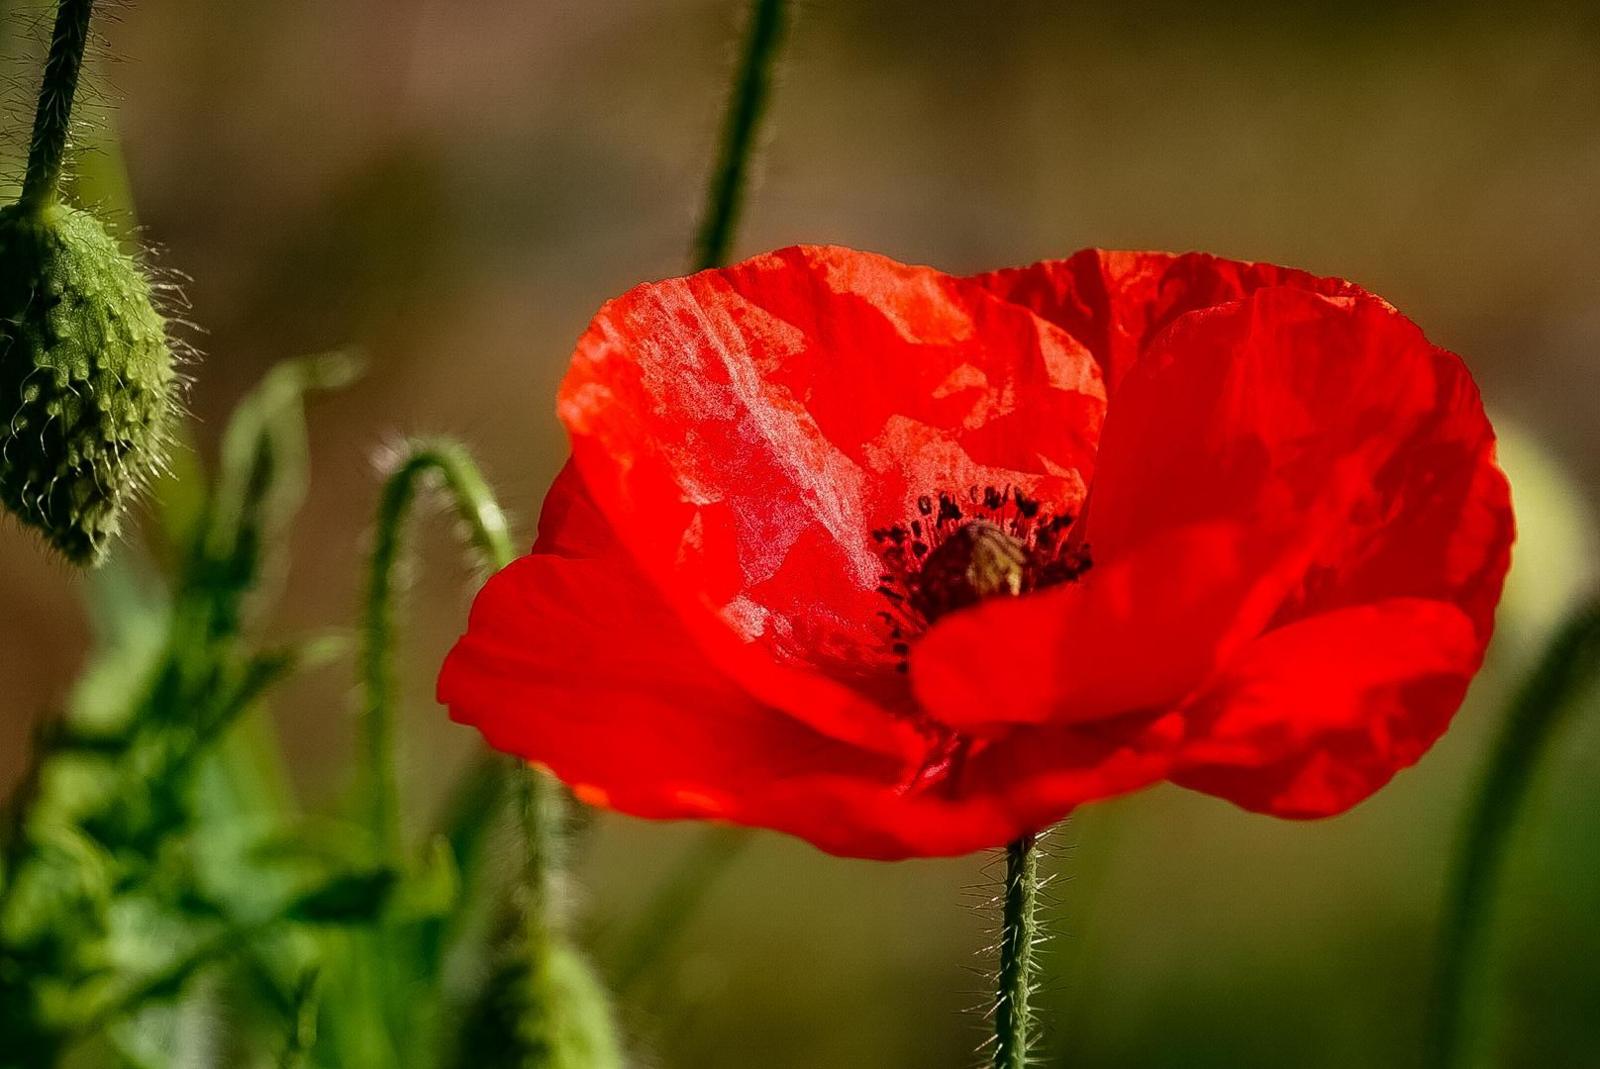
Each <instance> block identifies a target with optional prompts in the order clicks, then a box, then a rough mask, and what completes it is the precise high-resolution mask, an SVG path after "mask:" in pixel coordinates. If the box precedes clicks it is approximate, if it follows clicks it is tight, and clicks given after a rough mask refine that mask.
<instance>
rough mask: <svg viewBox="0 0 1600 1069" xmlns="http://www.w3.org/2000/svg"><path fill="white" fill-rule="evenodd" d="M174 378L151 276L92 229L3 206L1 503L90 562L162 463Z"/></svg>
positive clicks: (77, 218) (95, 224)
mask: <svg viewBox="0 0 1600 1069" xmlns="http://www.w3.org/2000/svg"><path fill="white" fill-rule="evenodd" d="M176 381H177V374H176V372H175V371H174V368H173V357H172V350H171V348H170V347H169V345H168V343H167V330H166V321H165V320H164V319H163V318H162V316H161V313H159V312H158V311H156V308H155V304H154V302H153V300H152V293H151V285H150V280H149V279H148V278H146V277H145V275H144V273H143V272H142V271H141V270H140V269H139V266H138V265H137V264H136V263H135V262H134V261H133V260H132V259H131V258H130V257H129V256H127V255H126V254H124V253H123V252H122V250H121V249H120V248H118V247H117V243H116V241H115V240H114V239H113V238H112V237H111V235H110V234H108V233H107V232H106V229H105V227H103V226H102V225H101V224H100V222H99V220H97V219H95V217H94V216H92V215H90V214H89V213H88V212H84V211H80V210H78V209H75V208H70V207H67V206H66V205H64V204H61V203H59V202H54V201H52V202H49V203H45V204H13V205H10V206H9V207H6V208H0V502H4V503H5V506H6V507H7V508H9V509H10V510H11V511H12V512H13V513H15V514H16V515H17V516H19V517H20V518H21V519H22V520H23V521H24V522H26V523H28V524H31V525H33V526H34V527H37V528H38V529H39V530H41V531H43V532H44V534H45V537H46V538H48V539H49V540H50V543H51V545H53V546H55V547H56V548H57V549H58V550H60V551H61V552H62V553H63V554H64V555H65V556H66V557H67V558H68V559H69V560H71V561H73V562H75V563H78V564H90V563H94V562H96V561H97V560H98V559H99V558H100V556H101V555H102V554H103V553H104V552H105V547H106V544H107V542H108V541H109V540H110V539H111V538H112V537H113V536H114V535H115V534H116V533H117V525H118V521H119V518H120V514H121V511H122V507H123V505H124V504H125V503H126V501H127V500H128V498H129V497H131V496H132V495H133V494H134V493H136V492H137V491H138V489H139V488H140V487H141V486H142V485H143V484H144V483H145V482H147V481H148V478H149V476H150V475H151V473H152V472H153V471H155V470H156V469H157V468H159V467H160V465H161V463H162V458H163V454H164V451H165V448H166V445H167V424H168V420H169V418H170V415H171V412H172V409H173V408H174V406H175V395H176Z"/></svg>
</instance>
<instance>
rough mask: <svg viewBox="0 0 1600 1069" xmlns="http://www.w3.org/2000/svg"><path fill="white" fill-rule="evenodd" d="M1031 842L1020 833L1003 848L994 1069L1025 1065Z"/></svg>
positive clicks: (1035, 892) (1032, 937)
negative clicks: (1003, 892) (1003, 881)
mask: <svg viewBox="0 0 1600 1069" xmlns="http://www.w3.org/2000/svg"><path fill="white" fill-rule="evenodd" d="M1033 844H1034V837H1033V836H1032V835H1024V836H1023V837H1022V838H1020V839H1018V840H1017V841H1016V842H1014V843H1012V844H1011V845H1010V846H1008V847H1006V886H1005V895H1004V900H1005V913H1004V919H1003V921H1002V924H1001V929H1000V976H999V983H998V987H997V991H996V999H995V1011H994V1035H995V1047H994V1067H995V1069H1022V1067H1023V1066H1025V1065H1027V1064H1028V1045H1029V1041H1030V1039H1031V1037H1030V1035H1029V1032H1030V1028H1029V1026H1030V1024H1031V1023H1032V1022H1031V1020H1030V1017H1029V1010H1028V998H1029V995H1030V994H1031V993H1032V987H1033V948H1034V944H1035V943H1036V942H1037V941H1038V936H1039V922H1038V918H1037V915H1036V908H1037V905H1038V898H1039V861H1038V854H1037V853H1036V852H1035V851H1034V848H1033Z"/></svg>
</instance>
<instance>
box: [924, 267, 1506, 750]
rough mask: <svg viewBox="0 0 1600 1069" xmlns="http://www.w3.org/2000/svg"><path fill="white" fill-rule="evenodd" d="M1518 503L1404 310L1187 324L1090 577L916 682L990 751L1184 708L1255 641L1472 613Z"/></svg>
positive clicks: (941, 628)
mask: <svg viewBox="0 0 1600 1069" xmlns="http://www.w3.org/2000/svg"><path fill="white" fill-rule="evenodd" d="M1430 469H1431V470H1432V471H1433V475H1432V476H1429V475H1428V471H1429V470H1430ZM1503 488H1504V482H1503V478H1502V477H1501V476H1500V475H1499V472H1498V470H1497V469H1495V468H1494V467H1493V463H1492V437H1491V435H1490V432H1489V429H1488V423H1487V421H1486V420H1485V419H1484V417H1483V413H1482V409H1481V406H1480V405H1479V404H1478V401H1477V393H1476V389H1475V388H1474V387H1473V386H1472V383H1471V379H1470V378H1469V377H1468V376H1467V374H1466V371H1465V369H1464V368H1463V367H1462V366H1461V364H1460V362H1459V360H1457V359H1456V358H1455V357H1453V356H1451V355H1450V354H1448V353H1444V352H1443V351H1442V350H1439V349H1436V348H1435V347H1433V346H1431V345H1429V344H1428V343H1427V342H1426V340H1425V339H1424V338H1423V337H1422V335H1421V332H1420V331H1418V330H1417V329H1416V327H1415V326H1414V325H1412V324H1411V323H1410V322H1409V321H1407V320H1405V319H1404V317H1402V316H1400V315H1399V314H1398V313H1396V312H1394V310H1393V309H1392V308H1390V307H1389V306H1388V305H1386V304H1383V303H1382V302H1379V301H1376V300H1371V299H1366V298H1348V297H1341V298H1328V297H1323V296H1320V295H1317V294H1315V293H1311V292H1307V291H1303V290H1295V289H1287V288H1284V289H1265V290H1260V291H1258V292H1257V293H1256V294H1254V295H1252V296H1251V297H1248V298H1246V299H1245V300H1243V301H1240V302H1236V303H1234V304H1232V305H1224V306H1221V307H1219V308H1213V309H1207V310H1204V311H1201V312H1195V313H1191V314H1190V315H1188V316H1185V317H1183V318H1181V319H1179V320H1178V321H1177V322H1175V323H1174V324H1173V325H1172V326H1171V327H1170V328H1169V329H1168V330H1167V331H1165V332H1163V334H1162V335H1160V336H1159V337H1158V338H1157V339H1156V340H1155V341H1154V342H1153V344H1152V345H1151V348H1150V349H1149V351H1148V352H1147V353H1146V354H1145V356H1144V357H1143V358H1141V360H1140V362H1139V363H1138V365H1137V366H1136V367H1135V368H1134V369H1133V371H1132V372H1130V374H1129V375H1128V377H1127V379H1126V380H1125V381H1124V383H1123V386H1122V387H1121V389H1120V390H1119V392H1118V394H1117V396H1116V399H1115V401H1114V402H1113V404H1112V408H1111V411H1110V415H1109V417H1108V419H1107V423H1106V427H1105V432H1104V435H1103V438H1102V447H1101V455H1100V458H1099V461H1098V466H1097V470H1096V477H1095V483H1094V486H1093V488H1092V490H1091V496H1090V502H1089V506H1088V512H1087V515H1086V517H1085V518H1084V520H1083V521H1082V523H1083V525H1084V527H1085V529H1086V534H1085V538H1086V540H1087V544H1088V546H1089V547H1090V550H1091V553H1092V556H1093V559H1094V561H1095V563H1094V566H1093V567H1092V568H1091V569H1090V571H1089V572H1088V573H1087V574H1086V575H1085V576H1084V577H1083V578H1081V579H1080V580H1079V581H1078V582H1077V583H1076V584H1073V585H1071V586H1067V587H1063V588H1059V589H1055V590H1048V591H1045V592H1042V593H1040V594H1036V595H1033V596H1029V597H1024V598H1020V599H1015V600H1009V599H1001V600H994V601H990V602H987V603H985V604H983V605H980V606H977V607H975V608H974V609H971V610H968V611H967V612H964V613H958V614H955V615H953V616H951V617H949V618H948V619H946V620H943V621H940V622H939V623H938V624H937V625H936V626H935V627H934V628H933V630H932V631H931V632H930V633H929V634H928V635H927V636H926V637H925V639H924V640H923V643H922V644H921V647H920V648H919V649H918V650H917V651H915V652H914V654H913V658H912V669H913V684H914V687H915V688H916V692H917V694H918V696H919V699H920V700H921V701H923V702H924V704H925V705H927V707H928V708H929V709H930V711H932V712H933V714H934V715H935V716H936V717H937V718H938V719H940V720H941V721H944V722H947V723H952V724H955V725H959V726H962V727H965V728H968V729H971V730H977V731H983V732H986V733H990V734H992V733H994V732H995V731H996V730H999V729H1000V728H1001V727H1002V726H1003V725H1005V724H1008V723H1046V722H1048V723H1058V724H1060V723H1075V722H1082V721H1085V720H1091V719H1094V718H1097V717H1105V716H1115V715H1119V714H1122V713H1127V712H1130V711H1138V710H1155V709H1160V708H1163V707H1170V706H1171V705H1172V704H1175V703H1177V702H1179V701H1181V699H1182V698H1183V697H1184V696H1185V695H1186V694H1188V693H1190V692H1191V691H1193V690H1195V689H1197V688H1199V687H1201V686H1202V685H1204V684H1205V682H1206V681H1207V680H1208V679H1209V678H1210V677H1211V676H1212V675H1213V674H1214V673H1215V672H1217V671H1218V670H1220V669H1221V668H1223V667H1224V666H1225V665H1226V663H1227V661H1228V659H1229V657H1231V656H1232V655H1233V654H1234V653H1235V652H1236V651H1238V650H1239V649H1241V648H1242V647H1243V646H1244V644H1245V643H1247V642H1248V641H1249V640H1251V639H1252V638H1254V636H1255V635H1256V634H1258V633H1260V632H1261V631H1263V630H1267V629H1269V628H1271V627H1274V626H1281V625H1283V624H1285V623H1288V622H1291V621H1292V620H1294V619H1296V618H1299V617H1301V616H1304V615H1306V614H1308V613H1311V612H1317V611H1325V610H1327V609H1329V608H1335V607H1338V606H1339V605H1341V604H1342V605H1349V604H1357V603H1362V602H1369V601H1373V600H1377V599H1380V598H1385V597H1394V596H1414V597H1439V596H1441V595H1442V596H1444V597H1446V599H1447V600H1449V601H1450V602H1452V603H1459V604H1461V605H1462V606H1464V607H1467V608H1468V609H1469V611H1471V612H1474V613H1476V612H1477V611H1478V609H1479V607H1481V606H1492V605H1493V603H1494V601H1495V599H1496V598H1497V597H1498V590H1499V581H1500V576H1501V575H1502V574H1503V571H1504V564H1505V553H1506V546H1507V544H1508V542H1509V536H1510V526H1509V524H1510V514H1509V510H1508V509H1507V508H1505V507H1504V504H1503V501H1502V500H1501V498H1500V496H1499V495H1500V494H1501V493H1503ZM1474 490H1476V491H1477V492H1478V496H1477V497H1473V496H1472V494H1471V491H1474ZM1463 516H1468V517H1471V518H1474V522H1470V523H1462V522H1461V518H1462V517H1463ZM1402 517H1403V522H1402V521H1401V519H1400V518H1402ZM1441 548H1442V549H1445V552H1444V554H1443V555H1442V557H1440V556H1437V555H1438V554H1439V552H1440V550H1441ZM1481 639H1482V640H1483V641H1486V640H1487V630H1486V629H1485V630H1483V631H1482V634H1481ZM1283 715H1284V716H1286V717H1287V716H1292V715H1293V710H1289V709H1286V710H1284V711H1283Z"/></svg>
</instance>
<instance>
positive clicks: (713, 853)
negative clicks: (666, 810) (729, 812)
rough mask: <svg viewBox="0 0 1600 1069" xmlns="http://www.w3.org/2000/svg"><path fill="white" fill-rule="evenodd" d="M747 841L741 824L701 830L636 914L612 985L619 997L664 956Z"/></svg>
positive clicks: (621, 941)
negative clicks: (636, 916) (735, 826)
mask: <svg viewBox="0 0 1600 1069" xmlns="http://www.w3.org/2000/svg"><path fill="white" fill-rule="evenodd" d="M746 841H747V835H746V833H745V832H744V830H743V829H740V828H712V829H710V830H708V831H706V832H704V833H702V834H701V836H700V838H699V839H698V840H697V841H696V842H695V844H694V845H693V846H691V847H690V848H689V851H688V852H687V853H686V854H685V855H684V856H683V857H682V858H681V859H680V860H679V862H678V864H677V865H676V866H675V867H674V868H673V870H672V872H671V873H670V874H669V875H668V876H667V877H666V879H664V880H662V881H661V883H660V885H659V886H658V887H657V888H656V890H655V893H654V894H653V895H652V896H651V898H650V901H649V902H648V903H646V904H645V907H644V909H642V910H640V911H639V915H638V919H637V920H635V921H634V922H633V925H632V926H631V927H630V928H629V929H628V931H627V934H626V935H625V936H624V937H623V938H622V939H621V940H620V945H621V950H620V951H619V952H618V954H617V959H616V960H617V964H616V966H615V967H614V968H613V970H612V975H613V977H614V979H613V987H614V988H615V990H616V992H617V995H618V996H619V997H620V996H622V995H625V994H627V992H628V991H629V990H631V989H632V987H633V986H634V984H636V983H638V982H639V980H641V979H642V978H643V977H644V976H646V975H647V974H648V973H649V972H650V970H651V968H652V967H654V966H655V964H656V963H657V962H658V961H660V960H661V958H662V956H663V955H664V954H665V953H666V952H667V950H668V949H669V948H670V947H671V945H672V943H673V940H674V938H675V937H676V936H677V935H678V933H679V932H681V931H682V930H683V929H684V927H685V925H686V924H687V923H688V920H689V918H690V917H691V916H692V915H693V914H694V912H695V910H696V909H697V908H698V907H699V905H700V902H701V901H702V900H703V899H704V898H705V894H706V892H707V891H708V890H709V889H710V888H711V886H712V885H713V884H714V883H716V881H717V878H718V877H719V876H721V875H722V874H723V872H725V871H726V870H727V868H728V866H729V865H731V864H733V861H734V859H735V858H737V857H738V856H739V853H740V851H742V850H743V849H744V845H745V843H746Z"/></svg>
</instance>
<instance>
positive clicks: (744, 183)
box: [617, 0, 792, 991]
mask: <svg viewBox="0 0 1600 1069" xmlns="http://www.w3.org/2000/svg"><path fill="white" fill-rule="evenodd" d="M749 19H750V21H749V25H748V26H747V27H746V31H745V37H744V45H743V48H742V49H741V50H740V61H739V67H738V70H737V71H736V72H735V75H734V81H733V85H732V86H730V87H729V91H728V110H727V115H726V117H725V119H724V120H723V128H722V139H721V142H720V144H719V145H718V148H717V160H716V164H715V167H714V169H713V170H712V172H711V181H710V184H709V185H708V186H707V187H706V203H705V211H704V214H703V215H702V217H701V220H700V229H699V231H698V233H697V234H696V235H695V242H694V250H693V252H692V254H691V258H690V259H691V266H692V268H693V269H694V270H696V271H703V270H705V269H706V268H709V267H716V266H718V265H719V264H722V263H724V262H725V261H726V260H727V258H728V249H729V247H730V246H731V245H732V244H733V235H734V232H735V231H736V230H737V228H738V225H739V213H740V209H741V208H742V207H743V205H744V198H745V193H746V192H747V190H748V187H749V181H750V157H751V155H752V154H753V151H754V149H755V144H756V139H757V138H758V137H759V135H760V126H761V118H762V116H763V114H764V113H765V112H766V107H767V102H768V100H769V99H770V97H771V95H772V81H773V72H774V70H775V69H776V68H777V63H778V54H779V52H780V51H781V49H782V46H783V37H784V34H785V32H787V30H788V27H789V23H790V22H791V21H792V19H791V17H790V13H789V4H788V2H787V0H751V4H750V16H749ZM745 841H746V840H745V837H744V836H743V834H741V833H739V832H737V831H733V830H729V829H725V828H713V829H711V830H710V831H708V832H706V833H705V835H704V837H703V838H702V840H701V841H700V842H699V843H698V844H696V846H695V848H694V849H693V850H691V851H690V853H689V856H688V857H687V858H686V859H685V862H684V864H683V865H681V866H679V868H677V869H676V870H674V871H673V873H672V874H671V875H670V876H669V877H668V878H667V880H666V882H665V883H664V884H663V885H662V887H661V888H660V889H658V890H657V892H656V894H655V896H654V897H653V898H652V899H651V901H650V904H649V905H647V906H646V907H645V910H644V912H643V914H642V918H643V919H642V920H641V921H640V922H639V923H638V924H637V925H635V927H634V929H633V930H632V932H631V933H630V934H629V936H628V937H627V939H626V940H625V941H624V943H623V946H624V949H623V952H622V957H621V966H620V970H619V973H618V980H617V988H618V990H619V991H621V990H627V989H628V988H629V987H630V986H632V985H633V983H634V982H636V981H637V980H638V979H639V978H640V977H642V976H643V975H644V974H645V973H647V972H649V971H650V969H651V968H652V967H653V966H654V965H655V964H656V962H657V961H659V960H660V958H661V956H662V954H664V953H665V952H666V950H667V948H668V947H669V946H670V945H671V943H672V940H673V937H674V935H675V934H676V933H677V932H678V931H680V930H681V929H682V927H683V925H684V924H685V923H686V922H687V921H688V919H689V918H690V917H692V916H693V915H694V913H695V911H696V910H697V909H698V908H699V906H700V903H701V901H702V900H703V899H704V898H705V896H706V893H707V892H708V891H709V890H710V889H711V887H712V885H713V884H715V883H716V881H717V879H718V877H720V876H721V875H722V873H723V872H724V871H726V870H727V868H728V866H729V865H730V864H731V863H732V861H733V859H734V858H735V857H737V856H738V854H739V851H740V850H741V849H743V846H744V843H745Z"/></svg>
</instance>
